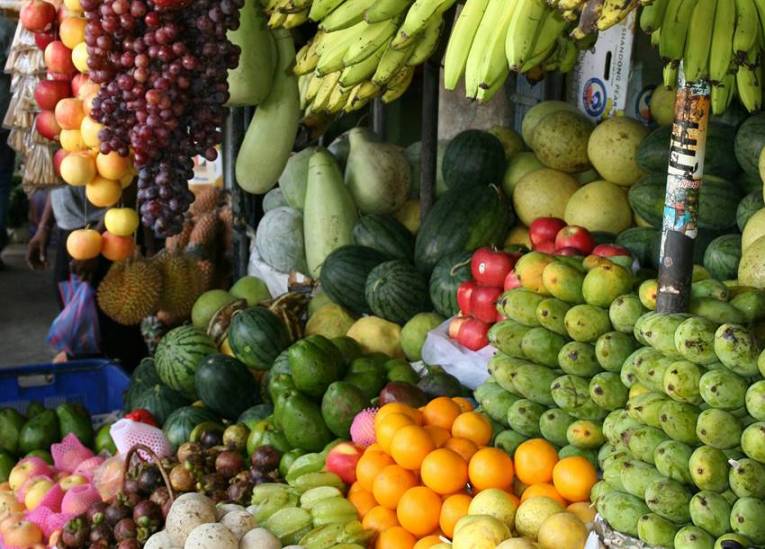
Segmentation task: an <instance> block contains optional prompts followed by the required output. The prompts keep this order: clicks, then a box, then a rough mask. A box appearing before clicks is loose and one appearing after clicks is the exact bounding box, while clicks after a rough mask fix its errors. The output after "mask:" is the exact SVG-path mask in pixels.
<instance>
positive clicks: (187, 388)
mask: <svg viewBox="0 0 765 549" xmlns="http://www.w3.org/2000/svg"><path fill="white" fill-rule="evenodd" d="M217 352H218V349H217V348H216V347H215V342H214V341H213V340H212V338H211V337H210V336H208V335H207V334H205V333H203V332H202V331H200V330H198V329H196V328H194V327H193V326H179V327H178V328H174V329H172V330H170V331H169V332H168V333H167V334H165V337H163V338H162V339H161V340H160V342H159V344H158V345H157V351H156V353H155V354H154V362H155V365H156V368H157V374H159V378H160V379H161V380H162V383H164V384H165V385H167V386H168V387H170V388H171V389H175V390H176V391H178V392H180V393H181V394H182V395H183V396H185V397H186V398H189V399H192V400H195V399H196V397H197V394H196V388H195V386H194V375H195V373H196V370H197V366H199V363H200V362H201V361H202V359H203V358H205V357H206V356H208V355H211V354H214V353H217Z"/></svg>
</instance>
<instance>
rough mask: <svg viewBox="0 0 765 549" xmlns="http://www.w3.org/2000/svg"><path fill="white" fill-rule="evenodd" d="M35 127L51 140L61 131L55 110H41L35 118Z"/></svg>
mask: <svg viewBox="0 0 765 549" xmlns="http://www.w3.org/2000/svg"><path fill="white" fill-rule="evenodd" d="M35 129H36V130H37V133H39V134H40V135H42V136H43V137H44V138H46V139H51V140H53V139H56V137H58V134H60V133H61V126H59V125H58V122H56V115H55V114H53V111H40V112H39V113H38V114H37V118H36V119H35Z"/></svg>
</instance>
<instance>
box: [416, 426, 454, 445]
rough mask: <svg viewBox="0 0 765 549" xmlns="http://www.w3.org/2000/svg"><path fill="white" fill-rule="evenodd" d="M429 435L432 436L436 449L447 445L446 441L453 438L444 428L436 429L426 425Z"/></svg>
mask: <svg viewBox="0 0 765 549" xmlns="http://www.w3.org/2000/svg"><path fill="white" fill-rule="evenodd" d="M423 429H425V430H426V431H427V432H428V434H429V435H430V439H431V440H432V441H433V443H434V444H435V445H436V448H441V447H442V446H443V445H444V444H446V441H447V440H449V439H450V438H452V435H451V433H449V431H447V430H446V429H443V428H442V427H436V426H435V425H426V426H425V427H423Z"/></svg>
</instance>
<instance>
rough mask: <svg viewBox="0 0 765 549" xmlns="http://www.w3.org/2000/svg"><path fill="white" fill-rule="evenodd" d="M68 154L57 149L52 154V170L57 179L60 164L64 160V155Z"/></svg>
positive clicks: (59, 174)
mask: <svg viewBox="0 0 765 549" xmlns="http://www.w3.org/2000/svg"><path fill="white" fill-rule="evenodd" d="M68 154H69V153H68V152H67V151H65V150H64V149H58V150H57V151H56V152H55V153H53V170H54V171H55V172H56V175H57V176H59V177H61V162H62V160H64V158H66V155H68Z"/></svg>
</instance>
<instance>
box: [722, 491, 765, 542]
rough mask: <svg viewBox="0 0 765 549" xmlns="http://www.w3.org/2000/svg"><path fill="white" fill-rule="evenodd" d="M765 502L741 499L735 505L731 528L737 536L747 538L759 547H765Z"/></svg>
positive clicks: (731, 514)
mask: <svg viewBox="0 0 765 549" xmlns="http://www.w3.org/2000/svg"><path fill="white" fill-rule="evenodd" d="M762 517H765V501H762V500H760V499H757V498H741V499H739V500H738V501H737V502H736V503H734V504H733V508H732V509H731V512H730V526H731V528H732V529H733V531H734V532H735V533H736V534H740V535H742V536H746V537H747V538H749V539H750V540H752V542H753V544H754V545H756V546H759V547H762V546H763V545H765V521H763V520H762Z"/></svg>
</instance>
